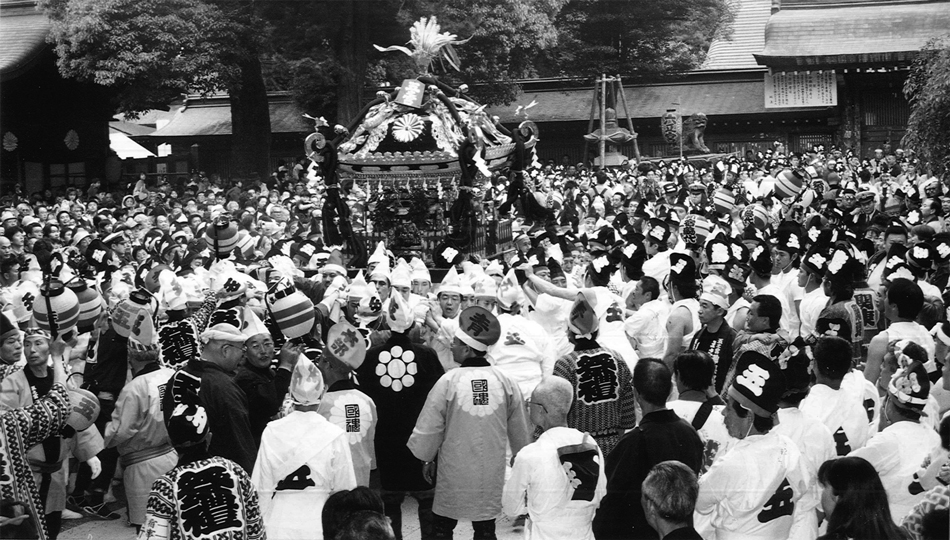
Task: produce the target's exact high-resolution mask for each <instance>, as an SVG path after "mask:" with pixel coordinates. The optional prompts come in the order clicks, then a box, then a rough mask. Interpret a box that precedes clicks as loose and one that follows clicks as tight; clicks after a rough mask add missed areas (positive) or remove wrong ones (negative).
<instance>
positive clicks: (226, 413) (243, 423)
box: [165, 314, 258, 472]
mask: <svg viewBox="0 0 950 540" xmlns="http://www.w3.org/2000/svg"><path fill="white" fill-rule="evenodd" d="M216 317H217V314H216V315H215V316H212V322H214V321H215V318H216ZM224 319H228V321H225V320H224ZM241 324H242V323H241V322H240V321H239V320H237V316H236V315H234V316H233V317H221V318H220V320H219V322H217V324H213V325H211V326H209V327H208V329H207V330H205V331H204V332H202V334H201V341H202V342H203V343H204V346H203V348H202V349H201V357H200V358H194V359H192V360H191V361H189V362H188V364H186V365H185V367H184V368H182V371H185V372H187V373H188V374H190V375H192V376H194V377H196V378H198V379H201V393H200V395H199V397H200V398H201V403H202V405H204V407H205V409H207V411H208V422H209V423H210V427H211V431H212V432H213V433H214V434H215V436H214V437H213V438H212V439H211V442H210V444H209V445H208V451H209V452H210V453H211V455H214V456H221V457H223V458H227V459H229V460H231V461H233V462H235V463H237V464H238V465H240V466H241V467H243V468H244V470H245V471H248V472H250V471H251V470H252V469H253V468H254V459H255V458H256V457H257V446H258V445H257V442H256V441H257V440H256V438H255V437H254V432H253V431H252V429H251V419H250V413H249V412H248V403H247V396H246V395H245V394H244V391H243V390H241V387H240V386H238V385H237V383H236V382H234V379H233V378H232V376H233V375H234V371H235V370H236V369H237V366H238V364H239V363H240V362H241V359H243V358H244V342H245V340H246V336H245V335H244V334H243V333H242V332H241V330H239V328H240V326H241ZM168 399H170V397H169V396H168V394H167V393H166V395H165V400H166V401H167V400H168ZM170 406H171V404H170V403H167V404H166V407H165V409H168V407H170Z"/></svg>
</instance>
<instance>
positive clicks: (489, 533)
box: [432, 514, 496, 540]
mask: <svg viewBox="0 0 950 540" xmlns="http://www.w3.org/2000/svg"><path fill="white" fill-rule="evenodd" d="M458 522H459V521H458V520H457V519H452V518H447V517H445V516H440V515H439V514H432V532H433V538H436V539H437V540H452V533H453V531H455V526H456V525H458ZM472 528H473V529H475V536H474V540H496V537H495V520H494V519H488V520H485V521H473V522H472Z"/></svg>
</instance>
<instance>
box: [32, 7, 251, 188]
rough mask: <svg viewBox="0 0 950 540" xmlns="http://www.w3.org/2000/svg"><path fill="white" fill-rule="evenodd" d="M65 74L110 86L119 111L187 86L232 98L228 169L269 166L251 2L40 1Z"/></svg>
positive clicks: (156, 103)
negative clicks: (226, 94) (229, 161)
mask: <svg viewBox="0 0 950 540" xmlns="http://www.w3.org/2000/svg"><path fill="white" fill-rule="evenodd" d="M40 7H41V8H42V9H43V10H44V11H45V12H46V13H47V15H48V16H49V17H50V19H51V21H52V31H51V36H50V37H51V40H52V41H53V43H54V45H55V49H56V53H57V58H58V60H57V62H58V65H59V70H60V72H61V74H62V75H63V76H64V77H68V78H74V79H78V80H81V81H91V82H95V83H97V84H100V85H103V86H106V87H109V88H111V89H112V90H113V93H114V96H115V104H116V109H117V110H118V111H119V112H122V113H127V114H131V115H135V114H137V113H141V112H143V111H145V110H148V109H152V108H162V107H165V106H167V104H168V103H169V102H170V101H172V100H173V99H176V98H178V97H179V96H180V95H181V94H183V93H188V92H199V93H211V92H216V91H222V90H224V91H227V92H228V93H229V95H230V97H231V117H232V173H233V174H236V175H247V174H250V173H251V172H256V173H260V174H265V175H266V174H267V172H268V168H269V150H270V116H269V109H268V103H267V94H266V88H265V86H264V82H263V77H262V74H261V64H260V58H259V54H260V50H261V47H262V43H263V35H262V33H261V32H260V31H259V30H258V29H259V28H261V27H262V25H261V24H260V23H259V20H258V17H257V15H256V13H255V7H254V3H253V2H251V1H250V0H238V1H225V0H219V1H217V2H215V1H211V0H207V1H206V0H134V1H133V0H41V1H40Z"/></svg>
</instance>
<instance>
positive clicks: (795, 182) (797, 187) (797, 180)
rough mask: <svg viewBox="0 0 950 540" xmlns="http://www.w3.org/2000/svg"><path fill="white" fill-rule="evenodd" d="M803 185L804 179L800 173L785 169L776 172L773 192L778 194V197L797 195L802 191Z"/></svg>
mask: <svg viewBox="0 0 950 540" xmlns="http://www.w3.org/2000/svg"><path fill="white" fill-rule="evenodd" d="M803 185H804V179H803V178H802V175H801V173H799V172H798V171H792V170H790V169H785V170H784V171H782V172H780V173H778V177H776V179H775V194H776V195H778V197H779V198H780V199H785V198H788V197H797V196H798V194H799V193H801V192H802V186H803Z"/></svg>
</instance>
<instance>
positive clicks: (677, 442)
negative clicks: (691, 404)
mask: <svg viewBox="0 0 950 540" xmlns="http://www.w3.org/2000/svg"><path fill="white" fill-rule="evenodd" d="M633 387H634V389H635V390H636V396H637V402H638V403H639V404H640V408H641V409H642V410H643V418H642V419H641V420H640V425H638V426H637V427H635V428H634V429H633V430H631V431H630V432H629V433H627V434H626V435H624V437H623V438H622V439H620V443H619V444H618V445H617V447H616V448H614V450H613V452H611V453H610V455H608V456H607V495H606V496H604V500H603V502H602V504H601V507H600V509H599V510H598V511H597V517H596V518H595V519H594V534H595V535H596V537H597V539H598V540H605V539H614V538H624V539H629V538H648V539H653V538H656V532H654V530H653V529H652V528H651V527H650V525H648V524H647V521H646V516H645V515H644V514H643V507H642V506H641V504H640V495H641V491H640V490H641V484H642V483H643V480H644V479H645V478H646V477H647V474H649V472H650V470H651V469H652V468H653V466H654V465H656V464H657V463H659V462H661V461H666V460H668V459H675V460H677V461H681V462H683V463H685V464H686V465H687V466H689V468H690V469H692V470H693V471H694V472H698V471H699V469H700V467H701V465H702V462H703V442H702V440H700V438H699V435H698V434H697V433H696V430H695V429H693V427H692V426H691V425H689V424H688V423H687V422H686V421H685V420H683V419H682V418H680V417H678V416H677V415H676V413H675V412H673V411H671V410H669V409H667V408H666V400H667V398H668V397H669V395H670V391H671V390H672V374H671V373H670V368H668V367H667V366H666V364H665V363H664V362H663V361H662V360H658V359H656V358H641V359H640V361H639V362H637V365H636V367H635V368H634V370H633Z"/></svg>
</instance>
